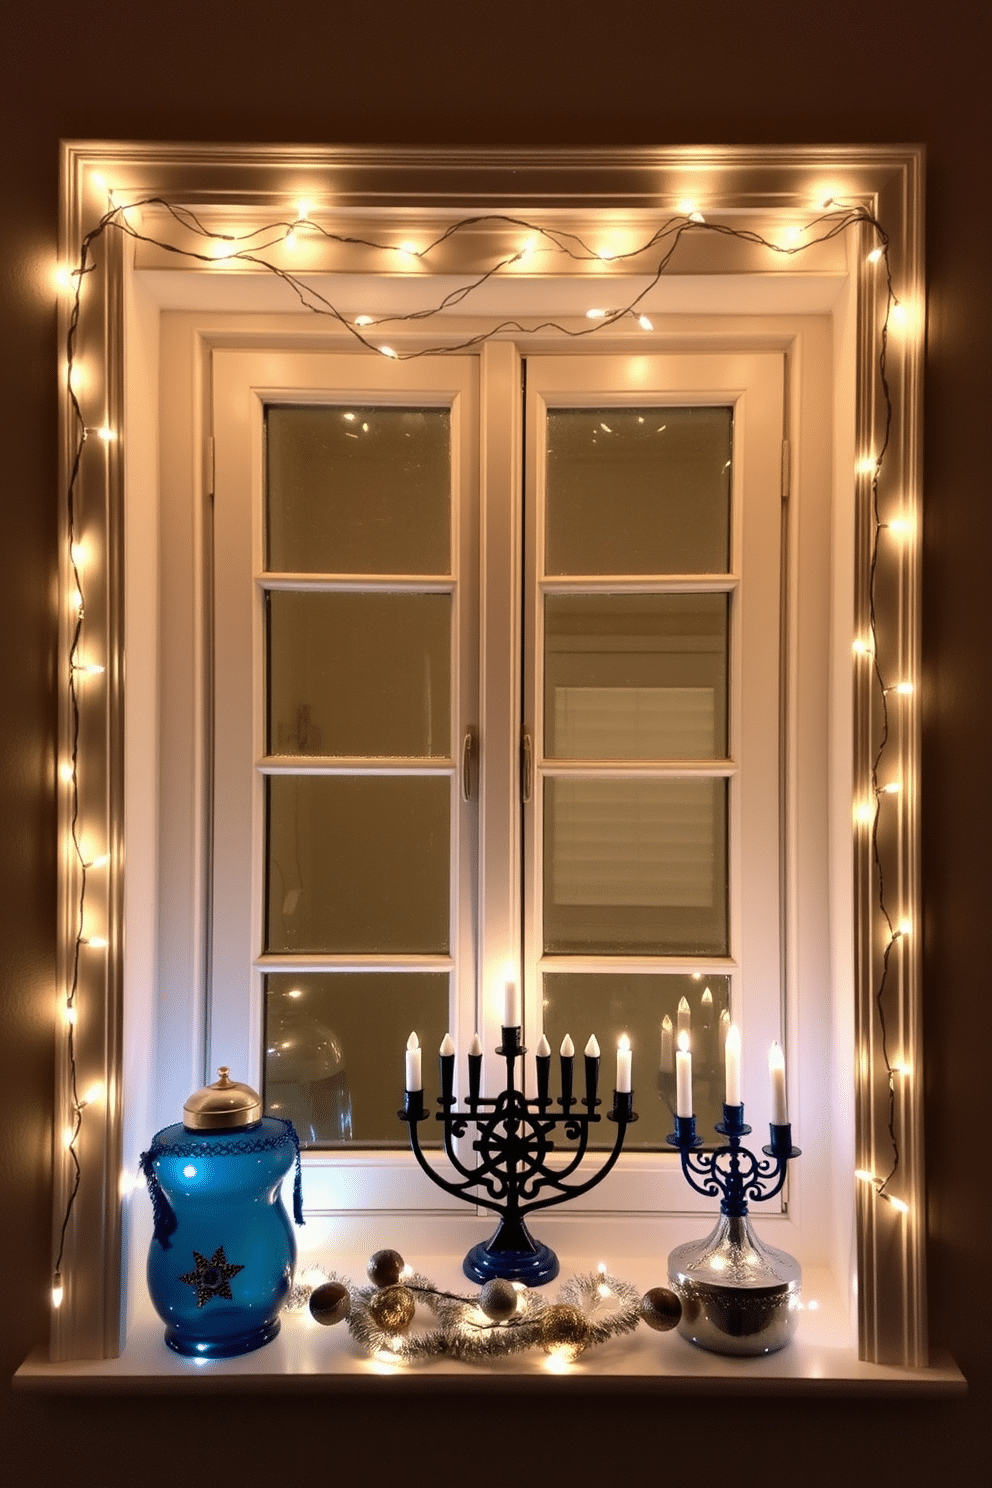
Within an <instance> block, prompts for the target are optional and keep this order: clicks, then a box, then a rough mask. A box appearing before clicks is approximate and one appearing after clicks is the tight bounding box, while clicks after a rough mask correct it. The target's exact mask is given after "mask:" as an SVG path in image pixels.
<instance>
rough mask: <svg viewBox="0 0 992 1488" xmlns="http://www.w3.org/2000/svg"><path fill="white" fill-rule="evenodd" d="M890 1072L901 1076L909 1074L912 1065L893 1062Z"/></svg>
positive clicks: (911, 1071) (911, 1070)
mask: <svg viewBox="0 0 992 1488" xmlns="http://www.w3.org/2000/svg"><path fill="white" fill-rule="evenodd" d="M892 1073H893V1074H894V1075H903V1076H906V1075H911V1074H912V1073H913V1066H912V1065H911V1064H894V1065H893V1066H892Z"/></svg>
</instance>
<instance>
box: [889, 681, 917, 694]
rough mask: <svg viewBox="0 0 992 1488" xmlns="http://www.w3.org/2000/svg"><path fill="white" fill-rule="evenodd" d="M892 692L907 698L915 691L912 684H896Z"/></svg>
mask: <svg viewBox="0 0 992 1488" xmlns="http://www.w3.org/2000/svg"><path fill="white" fill-rule="evenodd" d="M893 690H894V691H895V692H898V693H899V695H900V697H909V695H910V694H911V693H912V692H914V691H915V689H914V687H913V684H912V682H897V683H896V685H895V688H894V689H893Z"/></svg>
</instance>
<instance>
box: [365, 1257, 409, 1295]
mask: <svg viewBox="0 0 992 1488" xmlns="http://www.w3.org/2000/svg"><path fill="white" fill-rule="evenodd" d="M405 1264H406V1262H405V1261H404V1260H403V1257H402V1256H401V1255H400V1253H399V1251H398V1250H377V1251H376V1253H375V1255H373V1256H371V1257H370V1258H369V1264H368V1278H369V1281H374V1282H375V1284H376V1286H378V1287H389V1286H395V1285H396V1283H397V1282H398V1281H399V1279H400V1272H401V1271H402V1270H403V1267H404V1265H405Z"/></svg>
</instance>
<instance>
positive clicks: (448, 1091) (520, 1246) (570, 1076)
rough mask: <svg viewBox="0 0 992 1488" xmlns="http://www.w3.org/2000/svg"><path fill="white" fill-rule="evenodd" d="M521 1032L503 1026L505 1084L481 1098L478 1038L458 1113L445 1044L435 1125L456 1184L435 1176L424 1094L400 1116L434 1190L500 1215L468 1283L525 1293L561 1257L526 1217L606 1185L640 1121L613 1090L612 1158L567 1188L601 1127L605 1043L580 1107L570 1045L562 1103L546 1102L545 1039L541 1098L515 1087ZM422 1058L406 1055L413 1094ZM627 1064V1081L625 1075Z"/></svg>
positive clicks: (589, 1054) (538, 1063)
mask: <svg viewBox="0 0 992 1488" xmlns="http://www.w3.org/2000/svg"><path fill="white" fill-rule="evenodd" d="M520 1032H521V1031H520V1028H519V1027H506V1026H504V1028H503V1031H502V1043H501V1044H500V1046H499V1048H498V1049H497V1050H496V1053H497V1054H499V1055H500V1056H501V1057H502V1058H503V1059H504V1060H505V1062H506V1083H505V1086H504V1088H503V1090H501V1091H500V1093H499V1095H496V1096H484V1095H482V1094H481V1093H480V1087H481V1081H482V1048H481V1045H480V1044H479V1042H478V1038H475V1039H474V1040H473V1044H472V1049H471V1050H470V1052H469V1054H468V1056H467V1057H468V1095H467V1097H466V1100H465V1109H464V1110H457V1109H456V1102H455V1096H454V1078H455V1050H454V1045H453V1044H452V1043H451V1040H450V1038H447V1037H446V1038H445V1041H444V1043H443V1044H442V1046H441V1053H440V1063H441V1094H440V1095H439V1096H438V1098H437V1104H438V1106H439V1107H440V1110H439V1111H437V1112H436V1113H435V1120H437V1121H440V1122H441V1124H442V1128H443V1131H444V1150H445V1153H446V1154H447V1157H448V1161H449V1162H450V1163H451V1165H452V1167H453V1168H454V1170H455V1172H456V1173H457V1174H459V1175H460V1176H459V1177H458V1178H457V1179H454V1180H450V1179H448V1178H445V1177H443V1176H442V1175H441V1174H440V1173H438V1172H437V1171H436V1170H435V1169H434V1168H432V1167H431V1165H430V1163H429V1162H428V1161H427V1158H426V1157H425V1155H424V1152H423V1149H422V1148H421V1145H420V1138H419V1135H418V1131H417V1128H418V1126H419V1124H420V1123H421V1122H422V1121H429V1120H430V1112H429V1111H427V1110H426V1108H425V1106H424V1098H423V1090H422V1089H410V1088H408V1089H407V1090H406V1093H405V1097H404V1103H403V1110H402V1111H399V1112H398V1113H397V1114H398V1115H399V1118H400V1120H401V1121H405V1122H407V1124H408V1125H409V1128H410V1146H411V1148H412V1149H413V1155H414V1157H415V1158H416V1159H417V1162H418V1163H419V1164H420V1166H421V1167H422V1168H423V1170H424V1172H425V1173H426V1174H427V1176H428V1178H430V1179H431V1181H432V1182H433V1183H436V1184H437V1185H438V1187H439V1188H443V1189H444V1191H445V1192H446V1193H449V1194H452V1195H454V1197H455V1198H459V1199H465V1200H466V1202H468V1203H474V1204H481V1205H482V1207H483V1208H485V1209H492V1210H494V1211H495V1212H496V1213H497V1214H498V1215H499V1216H500V1220H499V1224H498V1226H497V1228H496V1231H495V1233H494V1234H493V1235H492V1236H491V1237H490V1239H489V1240H487V1241H485V1242H483V1243H480V1244H479V1245H474V1246H473V1247H472V1249H471V1250H470V1251H469V1252H468V1254H467V1255H466V1257H465V1260H464V1263H463V1270H464V1272H465V1275H466V1276H468V1277H470V1278H471V1279H472V1280H473V1281H479V1282H485V1281H489V1280H491V1279H492V1278H493V1277H497V1276H499V1277H502V1278H504V1279H505V1280H507V1281H520V1282H524V1283H525V1284H526V1285H527V1286H541V1285H542V1284H543V1283H544V1282H547V1281H552V1280H553V1279H554V1277H556V1276H557V1275H558V1257H557V1256H556V1255H555V1253H554V1251H553V1250H552V1249H551V1247H550V1246H548V1245H544V1244H542V1243H541V1242H539V1241H537V1240H535V1239H534V1237H533V1236H532V1235H531V1233H530V1231H529V1230H528V1228H527V1226H526V1224H525V1223H524V1216H525V1215H528V1214H531V1213H533V1212H534V1211H535V1210H538V1209H548V1208H550V1207H551V1206H552V1205H554V1204H563V1203H565V1201H566V1200H567V1199H574V1198H576V1197H577V1196H578V1195H579V1194H584V1193H588V1192H589V1190H590V1189H591V1188H595V1186H596V1184H597V1183H601V1182H602V1180H603V1179H604V1178H605V1177H606V1175H607V1173H609V1171H610V1170H611V1168H612V1167H613V1165H614V1164H615V1162H616V1160H617V1158H618V1157H619V1156H620V1151H621V1148H622V1147H623V1141H624V1136H625V1134H626V1131H627V1127H628V1126H629V1125H630V1123H631V1122H632V1121H636V1120H637V1116H636V1115H635V1113H634V1108H633V1094H632V1092H631V1091H630V1090H629V1089H628V1090H614V1092H613V1109H612V1110H611V1111H610V1112H609V1113H608V1119H609V1120H610V1121H613V1122H615V1123H616V1135H615V1137H614V1139H613V1148H612V1151H611V1152H610V1153H609V1154H608V1156H607V1157H606V1159H605V1161H604V1162H603V1163H602V1165H601V1166H600V1168H599V1169H598V1171H597V1172H595V1173H594V1174H593V1175H592V1176H591V1177H588V1178H585V1179H584V1180H583V1181H580V1182H573V1181H570V1180H572V1178H573V1175H575V1174H576V1173H577V1171H578V1169H579V1168H580V1166H581V1165H582V1163H583V1160H584V1159H585V1157H586V1153H587V1151H588V1147H589V1141H590V1136H591V1133H592V1129H593V1127H594V1126H595V1125H596V1124H597V1123H598V1122H599V1121H600V1120H601V1119H602V1118H601V1116H600V1115H599V1114H598V1112H597V1109H596V1108H597V1107H598V1106H599V1105H601V1102H600V1100H599V1099H598V1098H597V1093H596V1092H597V1088H598V1085H599V1063H600V1058H599V1045H598V1044H597V1043H596V1040H595V1038H592V1039H590V1041H589V1043H588V1044H587V1046H586V1050H585V1056H584V1057H585V1095H584V1096H583V1097H582V1098H581V1099H579V1098H578V1097H576V1096H574V1095H573V1093H572V1091H573V1081H574V1073H575V1071H574V1065H575V1058H574V1049H573V1048H572V1043H571V1040H570V1039H568V1038H566V1039H565V1041H564V1042H563V1044H562V1050H561V1055H560V1062H561V1068H560V1073H561V1095H560V1096H559V1097H558V1098H557V1101H555V1100H553V1099H552V1097H551V1095H550V1094H549V1087H550V1081H551V1050H550V1047H549V1046H548V1042H547V1040H546V1039H545V1038H543V1037H542V1039H541V1042H540V1044H539V1045H538V1050H537V1053H536V1055H535V1061H534V1062H535V1067H536V1090H537V1094H536V1095H534V1096H529V1097H528V1096H525V1095H524V1094H523V1091H522V1090H521V1089H519V1088H518V1086H517V1081H516V1066H517V1061H518V1060H520V1061H522V1060H523V1056H524V1055H525V1054H526V1052H527V1050H526V1049H525V1048H524V1046H523V1044H522V1043H521V1041H520ZM415 1052H416V1054H417V1055H418V1058H417V1060H416V1062H415V1063H413V1064H412V1065H411V1061H410V1059H409V1057H408V1061H407V1082H406V1083H407V1086H408V1087H409V1086H410V1085H411V1084H412V1083H416V1084H419V1083H420V1081H419V1047H418V1048H417V1049H416V1051H415ZM629 1058H630V1056H629V1047H628V1048H624V1047H623V1046H621V1053H620V1054H619V1055H618V1079H617V1083H618V1084H627V1085H629V1083H630V1081H629V1070H630V1064H629ZM622 1061H623V1066H624V1068H625V1071H626V1079H624V1078H621V1076H620V1073H619V1070H620V1067H621V1062H622ZM553 1105H558V1106H560V1107H561V1111H560V1113H557V1112H553V1111H552V1106H553ZM580 1108H581V1109H580ZM470 1127H471V1128H474V1132H475V1135H474V1138H473V1140H472V1144H471V1146H472V1151H473V1152H475V1153H477V1154H478V1157H477V1160H476V1162H475V1165H474V1166H469V1164H468V1163H467V1162H466V1161H464V1160H463V1158H462V1156H461V1155H460V1153H459V1151H458V1149H457V1148H456V1146H455V1143H456V1142H457V1141H458V1140H459V1139H460V1138H462V1137H464V1136H465V1134H466V1133H467V1132H468V1131H469V1128H470ZM559 1134H560V1135H561V1136H562V1137H564V1138H565V1139H566V1140H567V1141H568V1142H570V1143H574V1144H575V1145H574V1150H572V1151H571V1153H570V1155H568V1156H567V1160H566V1161H565V1162H564V1163H562V1165H561V1166H560V1167H559V1166H553V1165H552V1164H551V1162H549V1158H550V1157H551V1155H552V1153H555V1152H558V1151H560V1150H561V1148H560V1147H559V1145H558V1143H557V1142H556V1140H555V1139H556V1138H557V1137H558V1136H559ZM476 1190H478V1192H476Z"/></svg>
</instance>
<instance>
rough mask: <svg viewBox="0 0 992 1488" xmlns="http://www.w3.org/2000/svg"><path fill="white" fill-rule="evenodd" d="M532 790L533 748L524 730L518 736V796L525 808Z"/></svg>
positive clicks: (528, 735)
mask: <svg viewBox="0 0 992 1488" xmlns="http://www.w3.org/2000/svg"><path fill="white" fill-rule="evenodd" d="M533 789H534V746H533V744H532V743H531V737H530V734H529V733H528V732H527V730H526V729H524V731H523V733H522V734H521V736H520V794H521V796H522V797H523V803H524V805H525V806H526V805H527V803H528V802H529V800H530V798H531V792H532V791H533Z"/></svg>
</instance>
